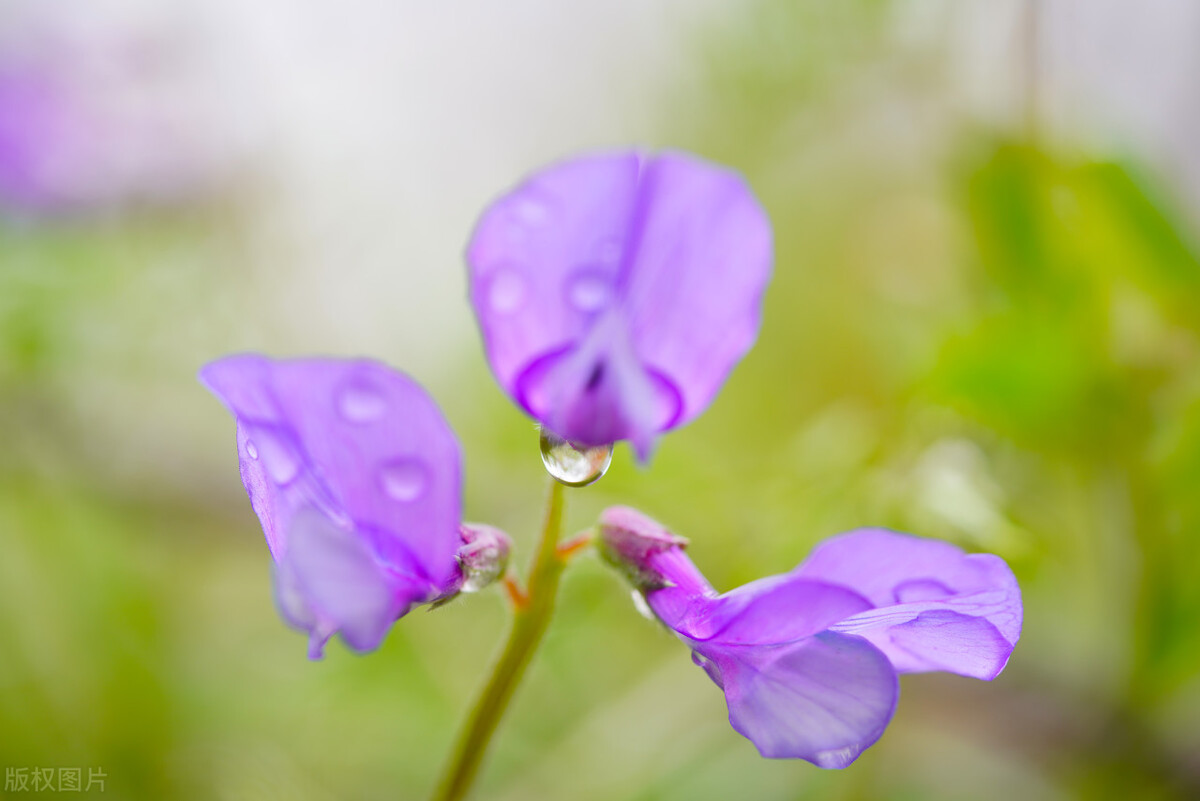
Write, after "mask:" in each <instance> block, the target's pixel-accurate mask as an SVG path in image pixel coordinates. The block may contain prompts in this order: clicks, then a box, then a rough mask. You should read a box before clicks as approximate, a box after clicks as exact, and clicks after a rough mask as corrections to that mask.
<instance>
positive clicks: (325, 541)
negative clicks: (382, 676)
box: [275, 510, 428, 659]
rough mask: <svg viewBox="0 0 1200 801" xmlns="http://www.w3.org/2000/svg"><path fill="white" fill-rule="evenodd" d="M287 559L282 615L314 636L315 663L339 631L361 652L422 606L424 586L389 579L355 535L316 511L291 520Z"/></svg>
mask: <svg viewBox="0 0 1200 801" xmlns="http://www.w3.org/2000/svg"><path fill="white" fill-rule="evenodd" d="M287 538H288V548H287V554H286V555H285V556H284V558H283V559H282V560H281V561H280V562H279V564H278V565H277V566H276V569H275V600H276V604H277V606H278V607H279V612H280V614H281V615H282V616H283V618H284V619H285V620H287V621H288V622H289V623H290V624H291V625H292V626H294V627H295V628H298V629H301V630H302V631H307V632H308V633H309V651H308V655H309V658H310V659H320V658H321V657H322V655H323V650H324V646H325V642H326V641H327V640H328V639H329V637H330V636H332V635H333V634H334V633H335V632H340V633H341V635H342V639H343V640H344V641H345V642H346V644H347V645H348V646H350V647H351V648H353V649H354V650H356V651H360V652H363V651H371V650H374V649H375V648H378V647H379V644H380V643H381V642H382V641H383V638H384V636H385V635H386V634H387V630H388V627H389V626H391V624H392V623H393V622H394V621H395V620H396V618H398V617H400V616H401V615H403V614H404V613H405V612H407V611H408V609H409V608H410V607H411V606H412V605H413V604H414V603H417V602H419V601H422V600H425V595H426V593H427V592H428V589H427V588H426V587H425V586H424V584H423V583H422V582H418V581H414V580H405V578H404V577H400V576H395V575H393V574H390V573H389V572H388V571H387V570H386V569H385V568H384V567H382V566H381V565H380V564H379V563H378V562H376V560H375V558H374V557H373V555H372V554H371V551H370V550H369V548H368V546H367V545H366V543H364V542H363V541H362V539H361V538H359V537H358V536H356V535H355V533H354V532H353V531H349V530H346V529H342V528H338V527H337V526H335V525H334V524H333V523H332V522H331V521H330V520H329V518H327V517H325V516H324V515H322V514H320V513H319V512H316V511H314V510H302V511H300V512H299V513H298V514H296V515H295V516H294V517H292V518H291V520H290V522H289V526H288V531H287Z"/></svg>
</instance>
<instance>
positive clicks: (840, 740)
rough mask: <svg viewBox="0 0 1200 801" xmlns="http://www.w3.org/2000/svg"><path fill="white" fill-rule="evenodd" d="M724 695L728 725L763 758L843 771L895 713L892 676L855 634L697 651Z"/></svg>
mask: <svg viewBox="0 0 1200 801" xmlns="http://www.w3.org/2000/svg"><path fill="white" fill-rule="evenodd" d="M696 656H697V657H698V660H697V661H698V662H699V663H700V664H701V665H702V666H703V667H705V670H706V671H707V672H708V673H709V676H710V677H712V678H713V680H714V681H716V683H717V684H718V686H721V687H722V688H723V689H724V691H725V701H726V704H727V705H728V707H729V722H730V723H731V724H732V725H733V728H734V729H736V730H737V731H738V732H739V733H740V734H742V735H743V736H745V737H746V738H748V739H749V740H750V741H751V742H753V743H754V745H755V746H756V747H757V748H758V750H759V753H761V754H762V755H763V756H764V757H770V758H799V759H805V760H808V761H809V762H812V763H813V764H815V765H818V766H820V767H823V768H844V767H846V766H847V765H849V764H850V763H851V762H853V761H854V760H855V759H857V758H858V755H859V754H860V753H862V751H863V750H864V749H866V748H868V747H870V746H871V745H872V744H873V743H874V742H875V741H876V740H878V739H879V737H880V736H881V735H882V734H883V731H884V729H886V728H887V724H888V722H889V721H890V720H891V719H892V714H893V713H894V711H895V708H896V700H897V698H898V696H899V692H900V689H899V683H898V681H897V678H896V672H895V670H893V669H892V666H891V664H890V663H889V662H888V659H887V657H886V656H884V655H883V654H882V653H881V652H880V651H879V650H878V649H876V648H875V647H874V646H873V645H871V644H870V643H868V642H867V641H866V640H863V639H861V638H859V637H852V636H846V635H842V634H834V633H829V632H827V633H823V634H818V635H816V636H815V637H810V638H806V639H803V640H800V641H798V642H794V643H789V644H787V645H781V646H746V645H742V646H726V645H717V644H713V643H709V644H704V645H701V646H700V647H698V648H697V650H696Z"/></svg>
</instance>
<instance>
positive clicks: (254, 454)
mask: <svg viewBox="0 0 1200 801" xmlns="http://www.w3.org/2000/svg"><path fill="white" fill-rule="evenodd" d="M246 455H247V456H249V457H250V458H251V459H257V458H258V448H257V447H256V446H255V444H254V443H253V442H251V441H250V440H246Z"/></svg>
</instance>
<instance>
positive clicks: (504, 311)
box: [467, 150, 641, 436]
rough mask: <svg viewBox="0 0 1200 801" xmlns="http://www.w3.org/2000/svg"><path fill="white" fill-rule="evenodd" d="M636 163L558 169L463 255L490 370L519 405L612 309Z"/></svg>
mask: <svg viewBox="0 0 1200 801" xmlns="http://www.w3.org/2000/svg"><path fill="white" fill-rule="evenodd" d="M640 161H641V159H640V157H639V155H638V154H637V152H636V151H632V150H629V151H622V152H618V153H604V154H597V155H592V156H585V157H583V158H578V159H573V160H571V161H567V162H563V163H560V164H555V165H552V166H550V167H548V168H546V169H544V170H542V171H540V172H538V173H537V174H535V175H533V176H531V177H530V178H529V179H528V180H526V181H525V182H524V183H523V184H521V185H520V186H518V187H517V188H516V189H515V190H513V191H512V192H510V193H509V194H507V195H505V196H504V197H502V198H500V199H499V200H497V201H496V202H495V203H493V204H492V205H491V206H490V207H489V208H488V210H487V211H486V212H485V213H484V215H483V217H482V218H481V219H480V220H479V224H478V225H477V226H476V228H475V232H474V234H473V235H472V237H471V244H470V246H469V247H468V250H467V262H468V264H469V266H470V283H471V303H472V304H473V305H474V307H475V313H476V315H477V316H478V318H479V326H480V329H481V330H482V332H483V339H484V345H485V347H486V349H487V354H488V361H489V362H490V363H491V366H492V371H493V372H494V373H495V375H496V379H497V381H499V382H500V385H501V386H502V387H503V388H504V389H505V390H506V391H507V392H508V393H509V394H510V395H511V396H513V397H514V398H517V379H518V377H519V376H520V375H521V373H523V372H524V371H526V370H527V369H528V368H529V367H530V366H531V365H532V364H533V363H534V362H535V361H537V360H538V359H541V358H543V357H546V356H549V355H551V354H554V353H556V352H559V351H563V350H565V349H569V348H571V347H574V346H575V345H576V344H578V342H579V341H580V340H581V338H582V337H583V335H584V334H585V333H586V332H587V330H588V329H589V328H590V326H591V323H592V322H593V321H594V319H595V318H596V316H597V313H598V312H599V311H600V310H602V309H603V308H605V307H607V306H608V305H610V304H611V301H612V299H613V298H612V295H613V292H614V287H615V281H616V277H617V272H618V270H619V268H620V264H621V260H622V258H623V254H624V251H625V248H626V239H627V237H628V234H629V226H630V220H631V219H632V217H633V208H634V203H635V202H636V199H637V186H638V172H639V169H640ZM529 411H530V413H531V414H535V413H534V412H533V411H532V410H529ZM535 416H536V414H535ZM543 422H545V421H543ZM560 433H561V432H560ZM563 436H566V434H565V433H564V434H563Z"/></svg>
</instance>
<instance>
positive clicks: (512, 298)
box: [487, 268, 525, 314]
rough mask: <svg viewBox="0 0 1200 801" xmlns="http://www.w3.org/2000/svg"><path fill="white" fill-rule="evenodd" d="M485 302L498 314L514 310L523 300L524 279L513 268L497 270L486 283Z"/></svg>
mask: <svg viewBox="0 0 1200 801" xmlns="http://www.w3.org/2000/svg"><path fill="white" fill-rule="evenodd" d="M487 302H488V306H490V307H491V309H492V311H494V312H498V313H500V314H507V313H509V312H514V311H516V310H517V309H518V308H520V306H521V304H522V303H524V302H525V279H524V278H522V277H521V276H520V274H519V273H517V272H516V271H515V270H511V269H507V268H503V269H500V270H497V271H496V273H495V274H494V275H493V276H492V280H491V282H490V283H489V284H488V290H487Z"/></svg>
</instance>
